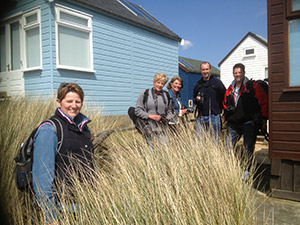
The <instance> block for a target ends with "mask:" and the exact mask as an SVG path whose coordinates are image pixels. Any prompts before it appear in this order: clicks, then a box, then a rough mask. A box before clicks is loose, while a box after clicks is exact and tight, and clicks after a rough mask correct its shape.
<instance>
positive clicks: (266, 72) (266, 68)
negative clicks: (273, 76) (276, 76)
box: [265, 67, 269, 78]
mask: <svg viewBox="0 0 300 225" xmlns="http://www.w3.org/2000/svg"><path fill="white" fill-rule="evenodd" d="M265 78H269V69H268V67H265Z"/></svg>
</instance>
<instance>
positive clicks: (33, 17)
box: [26, 14, 37, 25]
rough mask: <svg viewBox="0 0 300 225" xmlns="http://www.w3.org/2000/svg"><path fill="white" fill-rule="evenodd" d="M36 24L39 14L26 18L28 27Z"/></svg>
mask: <svg viewBox="0 0 300 225" xmlns="http://www.w3.org/2000/svg"><path fill="white" fill-rule="evenodd" d="M35 22H37V14H33V15H30V16H27V17H26V25H28V24H30V23H35Z"/></svg>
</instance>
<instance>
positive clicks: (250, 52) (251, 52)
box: [244, 48, 254, 57]
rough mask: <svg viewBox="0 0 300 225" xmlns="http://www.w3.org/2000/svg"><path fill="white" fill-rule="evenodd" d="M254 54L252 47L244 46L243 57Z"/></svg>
mask: <svg viewBox="0 0 300 225" xmlns="http://www.w3.org/2000/svg"><path fill="white" fill-rule="evenodd" d="M247 56H254V48H246V49H244V57H247Z"/></svg>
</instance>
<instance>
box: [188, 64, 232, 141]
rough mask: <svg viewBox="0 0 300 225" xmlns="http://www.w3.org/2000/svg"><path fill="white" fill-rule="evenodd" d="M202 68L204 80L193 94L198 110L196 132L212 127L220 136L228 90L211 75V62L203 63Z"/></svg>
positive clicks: (197, 85)
mask: <svg viewBox="0 0 300 225" xmlns="http://www.w3.org/2000/svg"><path fill="white" fill-rule="evenodd" d="M200 68H201V74H202V78H201V79H200V80H199V81H198V82H197V83H196V85H195V87H194V94H193V97H194V100H195V103H196V104H197V110H198V119H197V121H196V131H197V132H198V133H199V132H201V130H202V129H201V126H203V127H204V128H206V129H207V128H209V127H212V128H213V130H214V132H215V134H216V135H218V134H219V133H220V131H221V128H222V122H221V117H220V113H221V112H222V109H223V106H222V101H223V98H224V94H225V91H226V88H225V86H224V84H223V83H222V81H221V80H219V78H217V77H216V76H212V75H211V64H210V63H209V62H202V63H201V66H200Z"/></svg>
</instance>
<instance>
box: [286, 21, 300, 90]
mask: <svg viewBox="0 0 300 225" xmlns="http://www.w3.org/2000/svg"><path fill="white" fill-rule="evenodd" d="M289 56H290V68H289V69H290V83H289V86H300V72H299V71H300V63H299V59H300V19H297V20H291V21H289Z"/></svg>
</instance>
